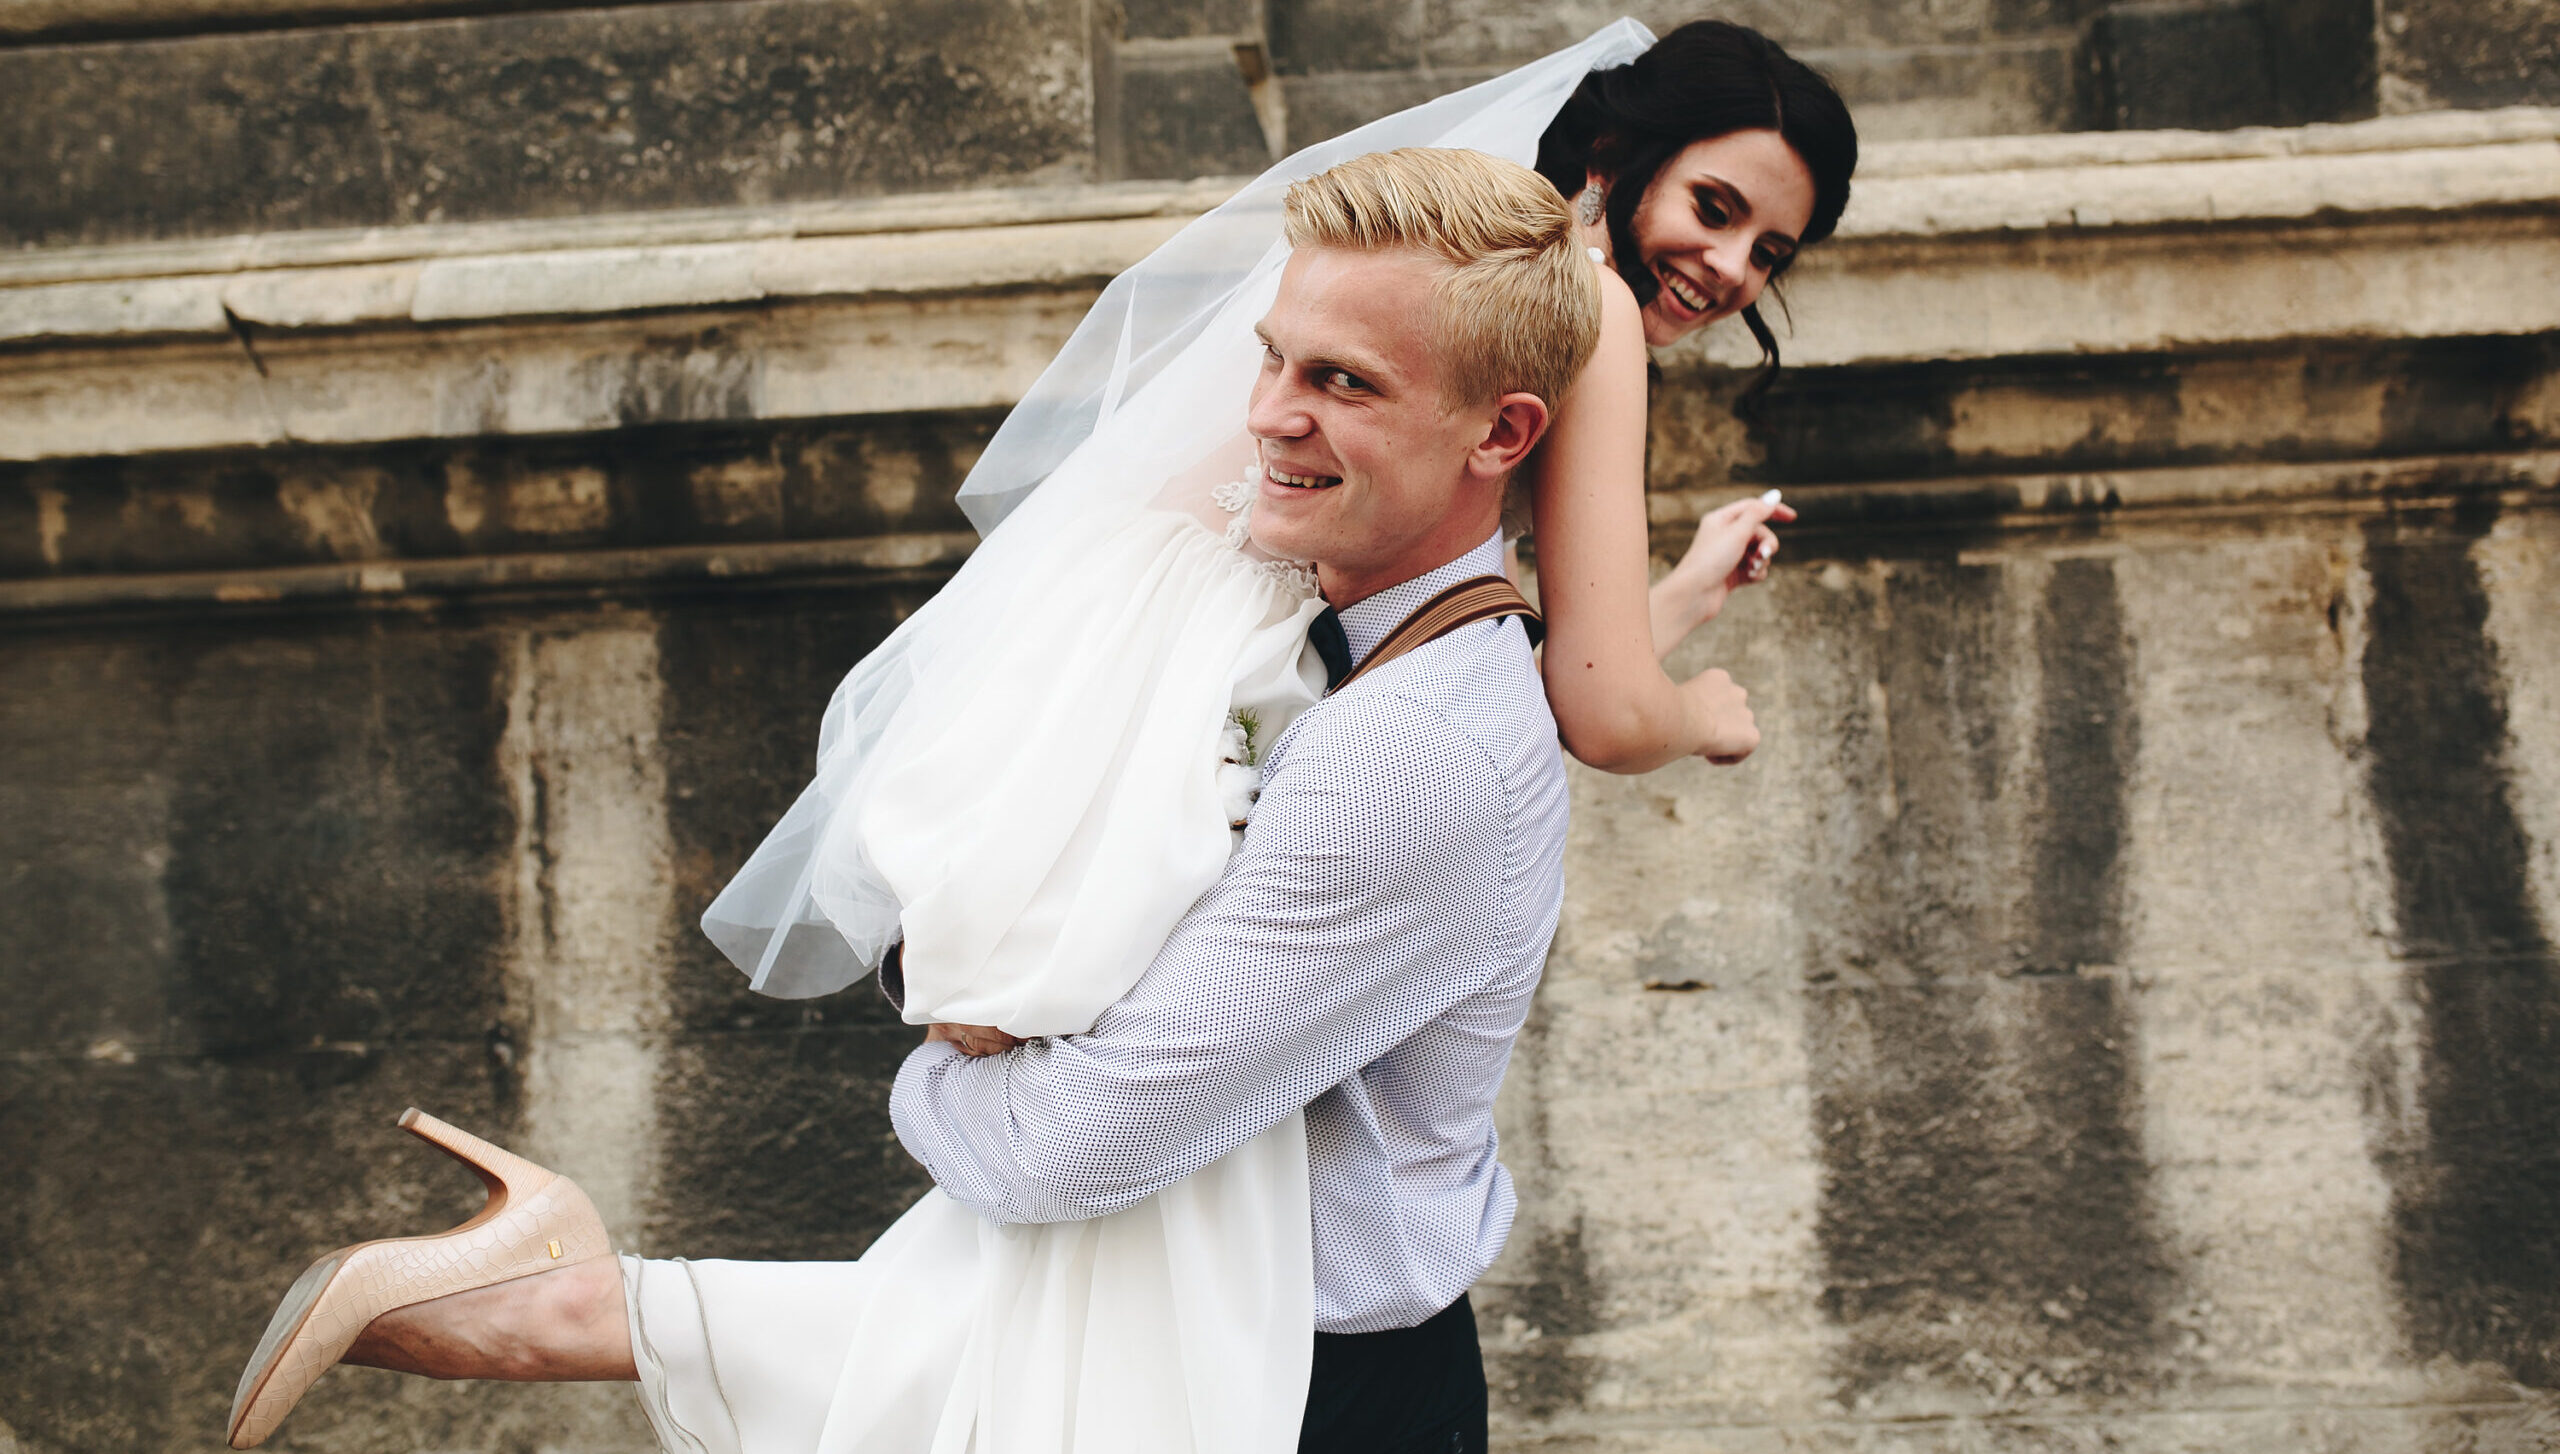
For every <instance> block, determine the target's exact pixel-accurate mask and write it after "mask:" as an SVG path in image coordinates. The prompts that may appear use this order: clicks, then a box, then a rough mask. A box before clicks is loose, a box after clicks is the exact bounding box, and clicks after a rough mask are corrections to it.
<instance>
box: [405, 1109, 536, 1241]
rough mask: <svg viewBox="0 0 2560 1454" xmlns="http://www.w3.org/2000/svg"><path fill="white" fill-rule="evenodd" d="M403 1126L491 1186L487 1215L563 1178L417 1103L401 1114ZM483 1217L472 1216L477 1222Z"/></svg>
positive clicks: (489, 1187) (484, 1213) (483, 1183)
mask: <svg viewBox="0 0 2560 1454" xmlns="http://www.w3.org/2000/svg"><path fill="white" fill-rule="evenodd" d="M400 1129H401V1130H403V1131H406V1132H408V1133H409V1134H410V1135H412V1136H415V1137H417V1138H418V1139H419V1140H421V1141H424V1142H426V1143H427V1144H428V1145H430V1146H433V1147H434V1148H436V1149H437V1150H438V1151H441V1152H443V1153H444V1154H445V1155H447V1156H450V1157H452V1158H453V1159H454V1160H456V1161H459V1162H461V1163H462V1164H463V1165H465V1166H468V1167H470V1168H471V1170H472V1173H473V1174H474V1175H476V1176H478V1177H479V1178H480V1181H481V1184H482V1185H484V1186H486V1187H487V1188H488V1189H489V1205H488V1206H487V1207H484V1208H482V1209H481V1210H482V1215H483V1216H486V1215H489V1214H490V1213H491V1212H493V1211H495V1210H502V1209H503V1208H504V1207H505V1206H507V1205H508V1204H510V1203H513V1202H517V1201H521V1200H523V1199H524V1198H526V1197H529V1196H531V1195H533V1194H534V1193H535V1192H536V1191H538V1190H540V1189H541V1188H542V1187H543V1186H545V1185H547V1184H549V1183H550V1182H553V1181H556V1180H558V1179H559V1174H558V1173H557V1172H554V1171H552V1170H551V1169H550V1168H548V1167H544V1166H537V1165H535V1164H534V1163H532V1162H530V1161H527V1160H525V1159H524V1158H523V1157H521V1156H518V1155H516V1154H515V1153H514V1152H512V1151H509V1150H507V1149H506V1148H505V1147H503V1146H492V1145H490V1144H489V1143H488V1142H486V1141H483V1140H481V1139H480V1138H479V1137H477V1136H474V1135H472V1134H471V1133H470V1132H468V1131H465V1130H463V1129H462V1128H461V1127H459V1126H454V1125H449V1124H447V1123H446V1122H443V1121H439V1120H437V1119H436V1118H435V1117H433V1116H430V1115H428V1114H427V1113H426V1112H424V1111H422V1110H419V1109H418V1108H417V1107H416V1106H411V1107H410V1108H409V1109H407V1110H405V1111H402V1112H401V1113H400ZM480 1220H482V1218H481V1217H474V1218H472V1221H473V1222H478V1221H480Z"/></svg>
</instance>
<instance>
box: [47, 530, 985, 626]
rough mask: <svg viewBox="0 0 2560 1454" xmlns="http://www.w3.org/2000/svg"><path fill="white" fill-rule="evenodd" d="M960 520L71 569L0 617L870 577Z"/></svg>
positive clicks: (408, 601) (937, 540)
mask: <svg viewBox="0 0 2560 1454" xmlns="http://www.w3.org/2000/svg"><path fill="white" fill-rule="evenodd" d="M977 543H978V537H977V536H976V535H974V534H972V533H970V532H968V531H965V530H962V531H936V532H928V533H919V534H910V535H878V536H867V537H857V538H853V539H847V540H794V541H778V542H765V543H758V544H751V545H680V546H666V547H661V548H658V549H652V550H582V551H557V552H541V553H530V554H518V555H483V556H465V557H461V558H458V559H446V560H398V561H349V562H347V563H345V564H343V565H318V566H294V567H288V568H284V569H276V570H246V571H237V570H234V571H188V572H181V573H173V574H168V575H101V576H71V577H63V578H56V579H48V580H16V581H5V582H0V617H20V618H23V617H56V618H74V617H79V618H85V617H89V616H94V615H97V614H101V613H131V612H151V611H173V610H175V611H203V610H208V609H241V610H277V609H287V608H302V607H311V606H325V605H340V606H355V607H369V606H399V607H417V606H422V605H428V604H432V603H433V602H434V601H436V600H438V599H443V598H451V597H462V596H468V597H474V598H488V597H517V596H558V595H563V594H588V595H609V594H613V593H615V592H618V591H628V590H634V589H645V590H649V591H653V592H663V591H667V590H684V589H693V588H703V587H744V586H785V585H806V584H811V583H813V582H815V583H823V584H833V585H846V584H859V585H863V586H877V585H882V584H889V583H894V582H897V581H903V580H912V579H923V578H927V577H939V576H943V575H948V574H949V573H950V572H951V571H953V570H956V569H958V568H959V565H960V562H961V561H963V560H966V559H967V558H968V555H969V552H970V551H971V550H972V549H974V548H975V547H976V546H977Z"/></svg>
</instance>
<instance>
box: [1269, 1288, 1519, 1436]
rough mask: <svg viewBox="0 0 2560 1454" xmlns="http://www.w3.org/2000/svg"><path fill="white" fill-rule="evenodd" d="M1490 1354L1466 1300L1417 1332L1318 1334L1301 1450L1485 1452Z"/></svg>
mask: <svg viewBox="0 0 2560 1454" xmlns="http://www.w3.org/2000/svg"><path fill="white" fill-rule="evenodd" d="M1484 1423H1485V1391H1484V1351H1483V1350H1482V1349H1481V1348H1479V1347H1478V1346H1477V1345H1476V1311H1475V1309H1474V1308H1472V1307H1470V1306H1468V1305H1467V1299H1466V1296H1465V1295H1464V1294H1463V1293H1462V1294H1460V1295H1459V1297H1458V1300H1457V1301H1456V1302H1454V1303H1451V1304H1449V1306H1448V1307H1446V1308H1443V1309H1442V1310H1441V1311H1440V1312H1439V1313H1437V1314H1435V1315H1434V1316H1433V1317H1432V1318H1431V1320H1430V1321H1429V1322H1426V1323H1424V1324H1422V1325H1421V1326H1420V1327H1417V1328H1395V1329H1390V1330H1389V1331H1387V1332H1384V1333H1318V1334H1316V1360H1315V1367H1314V1369H1313V1370H1312V1371H1311V1372H1310V1374H1309V1376H1308V1378H1307V1418H1306V1422H1305V1423H1304V1424H1302V1425H1300V1426H1299V1431H1298V1454H1484V1446H1485V1432H1484Z"/></svg>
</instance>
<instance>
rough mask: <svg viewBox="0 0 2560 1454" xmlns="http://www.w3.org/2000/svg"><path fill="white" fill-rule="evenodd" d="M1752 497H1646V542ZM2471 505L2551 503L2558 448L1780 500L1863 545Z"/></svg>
mask: <svg viewBox="0 0 2560 1454" xmlns="http://www.w3.org/2000/svg"><path fill="white" fill-rule="evenodd" d="M1757 493H1758V491H1757V490H1753V489H1724V490H1656V491H1654V492H1652V493H1650V494H1648V495H1647V496H1646V497H1645V510H1646V515H1647V517H1648V519H1649V521H1650V522H1651V524H1652V525H1653V527H1654V529H1655V530H1656V531H1657V532H1662V533H1664V535H1665V538H1664V539H1663V540H1661V541H1658V542H1657V544H1658V545H1662V546H1668V547H1672V548H1678V547H1681V546H1684V545H1685V544H1686V538H1685V536H1686V532H1687V530H1688V529H1690V528H1691V527H1694V526H1695V525H1696V524H1697V523H1698V521H1700V520H1701V519H1704V518H1705V517H1706V515H1707V513H1708V512H1709V511H1712V510H1715V509H1717V508H1719V507H1721V506H1724V505H1727V504H1730V503H1732V502H1733V501H1734V500H1736V499H1739V498H1741V497H1743V496H1745V495H1750V494H1757ZM2477 496H2494V497H2497V498H2498V499H2500V501H2501V502H2502V503H2504V504H2508V505H2516V506H2531V505H2543V506H2548V505H2553V504H2560V450H2532V451H2526V452H2522V453H2517V454H2465V455H2434V456H2427V457H2421V458H2413V459H2386V460H2342V461H2323V462H2318V463H2308V464H2264V463H2252V464H2229V465H2197V466H2190V467H2184V468H2171V469H2147V470H2081V471H2059V472H2054V473H2044V474H2013V475H1981V476H1975V477H1972V478H1967V479H1937V480H1913V481H1901V482H1889V483H1879V484H1862V485H1821V486H1815V487H1812V488H1809V489H1795V490H1790V491H1788V492H1787V503H1789V504H1791V505H1793V506H1795V507H1796V513H1797V517H1798V521H1797V524H1796V525H1794V526H1791V527H1789V534H1790V536H1800V537H1804V538H1815V537H1819V536H1821V535H1823V534H1826V533H1828V534H1854V535H1856V536H1858V537H1859V538H1860V539H1861V540H1864V541H1868V542H1869V543H1872V540H1873V537H1874V535H1875V532H1876V531H1877V530H1879V529H1889V530H1894V531H1903V530H1914V529H1929V528H1932V527H1938V526H1963V527H1968V528H1973V527H1980V526H1984V525H1996V526H2001V527H2004V528H2021V527H2024V528H2035V527H2038V526H2045V525H2055V524H2068V523H2075V522H2087V521H2090V520H2093V519H2099V518H2115V517H2120V516H2128V515H2136V514H2140V515H2152V514H2159V515H2171V514H2176V515H2191V514H2206V513H2230V512H2239V513H2247V514H2252V515H2259V514H2266V513H2268V512H2270V511H2279V510H2282V511H2314V512H2327V513H2334V512H2339V511H2347V512H2364V511H2373V510H2383V509H2389V508H2393V507H2395V506H2400V505H2406V504H2410V503H2415V502H2424V501H2433V500H2444V499H2451V498H2455V497H2477Z"/></svg>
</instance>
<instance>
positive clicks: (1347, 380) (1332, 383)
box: [1324, 369, 1369, 391]
mask: <svg viewBox="0 0 2560 1454" xmlns="http://www.w3.org/2000/svg"><path fill="white" fill-rule="evenodd" d="M1324 381H1325V383H1326V385H1327V386H1329V387H1331V388H1336V389H1351V390H1355V391H1356V390H1360V389H1365V388H1367V387H1369V386H1368V385H1367V384H1365V383H1363V382H1361V379H1360V376H1359V375H1358V374H1355V373H1353V372H1351V371H1350V370H1348V369H1327V370H1325V372H1324Z"/></svg>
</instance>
